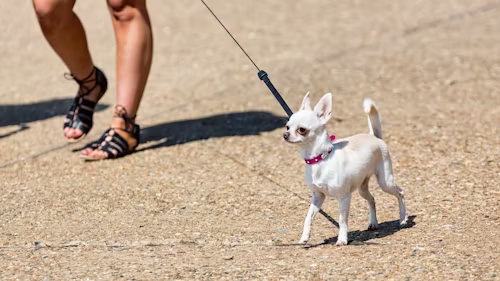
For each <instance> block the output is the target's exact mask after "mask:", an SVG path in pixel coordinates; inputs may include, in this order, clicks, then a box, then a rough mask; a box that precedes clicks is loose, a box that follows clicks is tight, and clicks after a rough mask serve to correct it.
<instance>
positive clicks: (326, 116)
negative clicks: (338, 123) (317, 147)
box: [314, 93, 332, 124]
mask: <svg viewBox="0 0 500 281" xmlns="http://www.w3.org/2000/svg"><path fill="white" fill-rule="evenodd" d="M314 113H316V116H318V118H319V120H320V121H321V123H322V124H326V123H327V122H328V120H330V117H331V116H332V94H331V93H328V94H325V95H324V96H323V97H322V98H321V99H320V100H319V102H318V104H316V106H315V107H314Z"/></svg>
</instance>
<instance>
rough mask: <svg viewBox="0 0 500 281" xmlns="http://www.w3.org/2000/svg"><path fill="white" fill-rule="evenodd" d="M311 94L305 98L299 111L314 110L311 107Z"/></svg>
mask: <svg viewBox="0 0 500 281" xmlns="http://www.w3.org/2000/svg"><path fill="white" fill-rule="evenodd" d="M309 93H310V92H307V94H306V95H305V96H304V99H303V100H302V104H301V105H300V108H299V110H312V107H311V100H310V99H309Z"/></svg>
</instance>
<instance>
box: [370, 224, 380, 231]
mask: <svg viewBox="0 0 500 281" xmlns="http://www.w3.org/2000/svg"><path fill="white" fill-rule="evenodd" d="M377 229H378V224H376V223H370V224H369V225H368V230H369V231H374V230H377Z"/></svg>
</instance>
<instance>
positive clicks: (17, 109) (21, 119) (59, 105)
mask: <svg viewBox="0 0 500 281" xmlns="http://www.w3.org/2000/svg"><path fill="white" fill-rule="evenodd" d="M73 99H74V98H66V99H52V100H48V101H42V102H37V103H30V104H0V127H5V126H14V125H18V126H19V129H17V130H16V131H13V132H10V133H8V134H5V135H0V138H3V137H7V136H11V135H13V134H16V133H18V132H21V131H24V130H26V129H28V128H29V127H28V126H26V123H30V122H34V121H41V120H45V119H48V118H52V117H55V116H61V115H66V114H67V113H68V110H69V108H70V106H71V103H72V102H73ZM108 106H109V105H102V104H98V105H97V106H96V108H95V111H96V112H97V111H101V110H104V109H106V108H107V107H108ZM61 127H62V124H61Z"/></svg>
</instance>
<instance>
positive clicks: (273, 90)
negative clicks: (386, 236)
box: [201, 0, 339, 228]
mask: <svg viewBox="0 0 500 281" xmlns="http://www.w3.org/2000/svg"><path fill="white" fill-rule="evenodd" d="M201 2H202V3H203V4H204V5H205V7H207V9H208V10H209V11H210V13H212V15H213V16H214V18H215V19H216V20H217V21H218V22H219V23H220V25H222V27H223V28H224V29H225V30H226V32H227V34H229V36H231V38H233V40H234V42H235V43H236V45H238V47H240V49H241V50H242V51H243V53H245V55H246V56H247V58H248V59H249V60H250V61H251V62H252V64H253V65H254V66H255V68H257V70H258V71H259V73H258V75H259V78H260V80H262V81H264V83H266V85H267V87H268V88H269V90H271V93H273V95H274V97H275V98H276V100H277V101H278V102H279V103H280V105H281V107H283V109H284V110H285V112H286V114H288V117H290V116H292V114H293V112H292V110H291V109H290V107H288V105H287V104H286V102H285V101H284V100H283V98H282V97H281V95H280V93H278V90H276V88H275V87H274V85H273V83H272V82H271V80H269V77H268V76H267V73H266V72H265V71H264V70H262V69H260V68H259V67H258V66H257V65H256V64H255V62H254V61H253V60H252V58H250V56H249V55H248V54H247V52H245V50H244V49H243V47H241V45H240V43H238V41H236V39H235V38H234V37H233V35H232V34H231V32H229V30H227V28H226V27H225V26H224V24H222V22H221V21H220V20H219V18H218V17H217V16H216V15H215V14H214V12H212V9H210V7H208V5H207V3H205V1H203V0H201ZM319 213H320V214H322V215H323V216H324V217H325V218H326V219H327V220H329V221H330V222H331V223H332V224H334V225H335V226H336V227H337V228H338V227H339V224H338V223H337V222H336V221H335V220H334V219H333V218H332V217H330V216H329V215H328V214H327V213H325V211H323V210H321V209H320V210H319Z"/></svg>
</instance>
